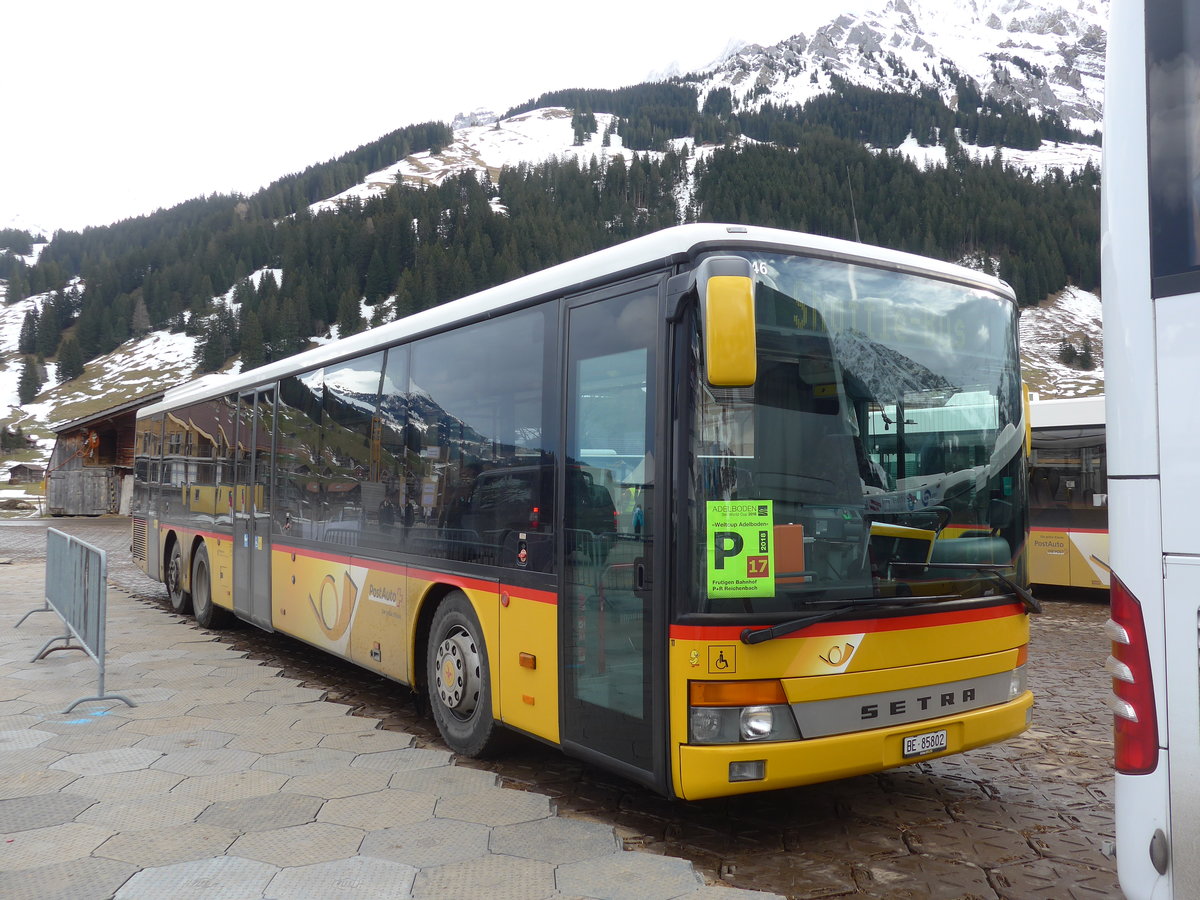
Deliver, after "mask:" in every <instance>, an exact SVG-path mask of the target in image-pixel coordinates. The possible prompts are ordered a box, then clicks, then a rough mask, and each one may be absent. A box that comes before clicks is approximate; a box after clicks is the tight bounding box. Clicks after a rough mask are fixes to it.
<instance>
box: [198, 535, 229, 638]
mask: <svg viewBox="0 0 1200 900" xmlns="http://www.w3.org/2000/svg"><path fill="white" fill-rule="evenodd" d="M192 605H193V606H194V607H195V610H196V622H197V623H198V624H200V625H202V626H204V627H205V628H212V629H214V630H216V629H218V628H224V627H225V623H226V621H227V620H228V618H229V614H228V613H227V612H226V611H225V610H223V609H222V608H221V607H219V606H217V605H216V604H215V603H213V600H212V567H211V566H210V565H209V564H208V549H207V548H206V547H205V546H204V545H203V544H201V545H200V546H199V547H198V548H196V558H195V559H194V560H193V561H192Z"/></svg>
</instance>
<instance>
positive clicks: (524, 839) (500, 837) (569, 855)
mask: <svg viewBox="0 0 1200 900" xmlns="http://www.w3.org/2000/svg"><path fill="white" fill-rule="evenodd" d="M489 847H490V848H491V851H492V852H493V853H504V854H507V855H509V856H519V857H522V858H523V859H540V860H542V861H543V862H549V863H555V864H561V863H572V862H579V861H580V860H583V859H592V858H594V857H597V856H608V855H609V854H611V853H616V852H618V851H619V850H620V849H621V843H620V841H618V840H617V836H616V834H614V833H613V829H612V826H610V825H601V824H600V823H598V822H584V821H581V820H579V819H562V818H557V817H555V818H550V819H539V820H537V821H535V822H521V823H519V824H517V825H502V826H500V827H499V828H495V829H493V830H492V837H491V843H490V844H489Z"/></svg>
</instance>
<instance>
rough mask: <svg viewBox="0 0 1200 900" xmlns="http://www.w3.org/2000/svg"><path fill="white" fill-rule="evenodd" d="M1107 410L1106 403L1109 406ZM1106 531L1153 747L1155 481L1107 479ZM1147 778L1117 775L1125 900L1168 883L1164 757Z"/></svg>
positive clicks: (1158, 652)
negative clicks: (1141, 627)
mask: <svg viewBox="0 0 1200 900" xmlns="http://www.w3.org/2000/svg"><path fill="white" fill-rule="evenodd" d="M1109 408H1110V409H1111V402H1110V404H1109ZM1108 488H1109V495H1108V500H1109V530H1110V533H1111V535H1112V541H1111V546H1110V551H1111V554H1112V560H1111V561H1112V567H1113V572H1115V573H1116V574H1117V576H1118V577H1120V579H1121V580H1122V581H1123V582H1124V583H1125V586H1126V587H1128V588H1129V590H1130V591H1131V592H1132V593H1133V595H1134V596H1135V597H1137V598H1138V600H1139V601H1140V603H1141V607H1142V615H1143V617H1144V620H1145V626H1146V635H1147V638H1148V640H1149V644H1150V646H1149V650H1150V666H1151V669H1152V677H1153V680H1154V689H1155V690H1154V699H1155V703H1154V705H1155V712H1156V718H1157V724H1158V734H1159V744H1160V746H1161V745H1163V744H1165V743H1166V737H1167V690H1166V685H1167V672H1166V662H1165V659H1164V646H1163V640H1164V630H1163V604H1162V598H1163V570H1162V565H1163V563H1162V558H1163V557H1162V535H1161V533H1160V531H1159V529H1158V527H1157V525H1158V522H1159V518H1158V516H1159V490H1158V488H1159V482H1158V480H1157V479H1153V478H1138V479H1132V480H1124V479H1114V478H1111V477H1110V478H1109V481H1108ZM1159 760H1160V762H1159V766H1158V768H1157V769H1156V770H1155V771H1154V772H1153V773H1152V774H1150V775H1117V776H1116V795H1115V802H1116V808H1117V810H1118V813H1117V817H1116V826H1117V868H1118V872H1119V874H1120V877H1121V888H1122V890H1123V891H1124V892H1125V894H1126V896H1127V897H1128V898H1129V900H1138V898H1150V897H1159V898H1169V897H1170V896H1171V895H1170V880H1169V879H1168V878H1163V877H1160V876H1159V874H1158V873H1157V872H1156V871H1155V870H1154V866H1153V865H1152V864H1151V862H1150V842H1151V840H1152V839H1153V837H1154V832H1155V831H1157V830H1160V829H1161V830H1162V831H1163V832H1164V833H1168V834H1169V832H1170V823H1169V817H1170V807H1171V799H1170V784H1169V781H1168V769H1167V753H1166V752H1165V751H1164V752H1161V753H1160V754H1159Z"/></svg>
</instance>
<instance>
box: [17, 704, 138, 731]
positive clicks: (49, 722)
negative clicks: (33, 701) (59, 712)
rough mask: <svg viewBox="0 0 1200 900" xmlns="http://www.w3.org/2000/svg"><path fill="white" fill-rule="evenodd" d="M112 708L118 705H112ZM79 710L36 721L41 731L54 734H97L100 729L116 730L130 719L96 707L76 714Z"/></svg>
mask: <svg viewBox="0 0 1200 900" xmlns="http://www.w3.org/2000/svg"><path fill="white" fill-rule="evenodd" d="M113 709H114V710H118V709H120V707H114V708H113ZM80 711H81V710H73V711H72V712H71V713H68V714H67V715H66V716H65V717H58V718H52V719H46V720H44V721H42V722H39V723H38V726H37V727H38V728H40V729H42V730H43V731H53V732H54V733H55V734H98V733H100V732H102V731H116V730H117V729H118V728H123V727H124V726H126V725H128V724H129V723H130V722H131V721H132V720H131V719H127V718H125V717H124V716H122V715H119V714H118V713H115V712H114V711H112V710H107V709H97V710H91V711H88V712H84V714H83V715H76V713H77V712H80Z"/></svg>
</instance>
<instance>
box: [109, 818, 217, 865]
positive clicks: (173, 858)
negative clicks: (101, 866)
mask: <svg viewBox="0 0 1200 900" xmlns="http://www.w3.org/2000/svg"><path fill="white" fill-rule="evenodd" d="M237 837H238V833H237V832H236V831H234V830H233V829H232V828H218V827H217V826H215V825H197V824H196V823H195V822H189V823H188V824H186V825H176V826H173V827H171V828H156V829H154V830H151V831H146V830H134V831H122V832H121V833H119V834H115V835H113V836H112V837H110V838H109V839H108V840H107V841H105V842H104V843H103V844H101V845H100V846H99V847H97V848H96V851H95V854H94V855H95V856H103V857H106V858H108V859H119V860H122V861H124V862H127V863H133V864H135V865H137V866H138V867H139V868H149V867H150V866H169V865H171V864H172V863H178V862H187V861H188V860H192V859H210V858H211V857H214V856H222V855H224V853H225V851H226V850H228V849H229V845H230V844H232V843H233V842H234V841H235V840H237Z"/></svg>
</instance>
